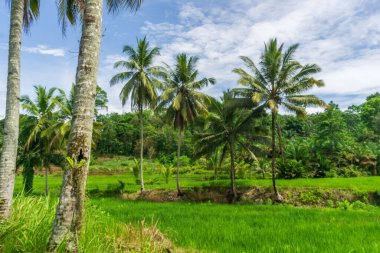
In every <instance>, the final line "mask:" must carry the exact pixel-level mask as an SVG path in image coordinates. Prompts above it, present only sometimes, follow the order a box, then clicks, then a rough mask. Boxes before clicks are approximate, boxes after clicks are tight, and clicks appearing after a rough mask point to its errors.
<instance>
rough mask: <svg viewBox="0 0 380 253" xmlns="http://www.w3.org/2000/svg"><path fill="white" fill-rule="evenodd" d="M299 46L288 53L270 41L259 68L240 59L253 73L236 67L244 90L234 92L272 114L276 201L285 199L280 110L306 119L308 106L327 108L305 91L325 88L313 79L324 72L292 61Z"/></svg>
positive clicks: (290, 48) (273, 171)
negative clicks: (279, 161)
mask: <svg viewBox="0 0 380 253" xmlns="http://www.w3.org/2000/svg"><path fill="white" fill-rule="evenodd" d="M297 48H298V44H294V45H291V46H290V47H289V48H288V49H287V50H284V49H283V44H281V45H278V43H277V39H271V40H270V41H269V43H268V44H265V49H264V52H263V53H262V55H261V58H260V63H259V67H257V66H256V65H255V63H254V62H253V61H252V60H251V59H250V58H248V57H246V56H241V57H240V58H241V59H242V61H243V62H244V63H245V66H246V67H247V68H248V69H249V70H250V71H251V72H252V74H249V73H248V72H246V71H245V70H244V69H241V68H237V69H234V70H233V72H234V73H236V74H238V75H239V76H240V79H239V83H240V84H242V85H244V86H245V88H238V89H235V90H234V91H235V93H236V94H237V95H239V96H240V97H241V98H243V99H245V100H246V101H252V105H253V107H264V108H267V109H269V110H270V112H271V121H272V125H271V130H272V183H273V189H274V192H275V197H276V199H277V200H279V201H281V200H282V196H281V195H280V194H279V192H278V191H277V188H276V173H275V172H276V171H275V167H276V164H275V162H276V137H275V131H276V123H277V115H278V111H279V108H280V107H282V108H284V109H285V110H287V111H289V112H292V113H295V114H296V115H297V116H302V117H304V116H306V109H305V107H306V106H308V105H316V106H325V103H324V102H323V101H322V100H320V99H319V98H318V97H316V96H314V95H305V94H304V92H306V91H307V90H309V89H311V88H313V87H322V86H324V83H323V81H322V80H316V79H315V78H313V77H312V76H313V75H314V74H316V73H318V72H320V71H321V69H320V68H319V67H318V66H317V65H316V64H306V65H302V64H301V63H299V62H298V61H295V60H294V59H293V56H294V53H295V51H296V49H297Z"/></svg>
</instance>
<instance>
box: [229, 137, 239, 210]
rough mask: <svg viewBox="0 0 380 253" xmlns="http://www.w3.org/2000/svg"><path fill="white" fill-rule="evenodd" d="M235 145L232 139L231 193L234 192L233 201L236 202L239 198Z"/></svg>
mask: <svg viewBox="0 0 380 253" xmlns="http://www.w3.org/2000/svg"><path fill="white" fill-rule="evenodd" d="M234 149H235V145H234V142H233V141H232V140H231V141H230V156H231V171H230V178H231V194H232V200H231V202H232V203H233V202H235V200H236V198H237V192H236V185H235V154H234Z"/></svg>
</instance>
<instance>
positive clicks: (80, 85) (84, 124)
mask: <svg viewBox="0 0 380 253" xmlns="http://www.w3.org/2000/svg"><path fill="white" fill-rule="evenodd" d="M102 11H103V1H102V0H86V2H85V7H84V19H83V26H82V36H81V42H80V48H79V56H78V66H77V73H76V87H75V97H74V108H73V119H72V126H71V130H70V135H69V142H68V147H67V157H69V158H70V159H72V160H73V161H74V163H75V164H74V166H67V168H66V169H65V172H64V175H63V183H62V187H61V193H60V197H59V203H58V206H57V212H56V216H55V220H54V224H53V230H52V233H51V236H50V240H49V244H48V250H49V251H51V252H53V251H55V250H56V248H57V246H58V245H60V243H61V242H63V241H65V242H66V251H69V252H78V238H79V236H80V231H81V228H82V221H83V204H84V197H85V185H86V183H85V182H86V178H87V171H88V166H89V160H90V154H91V141H92V130H93V118H94V107H95V95H96V83H97V74H98V64H99V51H100V41H101V28H102Z"/></svg>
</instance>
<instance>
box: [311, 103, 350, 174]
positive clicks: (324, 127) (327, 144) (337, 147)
mask: <svg viewBox="0 0 380 253" xmlns="http://www.w3.org/2000/svg"><path fill="white" fill-rule="evenodd" d="M315 120H316V121H317V122H318V125H317V129H316V130H317V131H316V145H317V146H316V147H317V148H318V150H319V153H320V155H321V156H325V157H328V158H330V159H331V160H333V161H334V162H335V164H337V165H338V166H339V163H340V162H341V160H340V159H341V155H342V151H344V150H345V149H347V147H349V146H350V145H351V143H353V139H352V138H351V137H350V136H349V134H348V132H347V125H346V123H345V121H344V117H343V113H342V112H341V111H340V110H339V107H338V106H337V105H336V104H333V103H332V102H331V103H330V104H329V107H328V108H327V109H326V110H325V112H324V113H321V114H319V115H318V116H317V118H316V119H315Z"/></svg>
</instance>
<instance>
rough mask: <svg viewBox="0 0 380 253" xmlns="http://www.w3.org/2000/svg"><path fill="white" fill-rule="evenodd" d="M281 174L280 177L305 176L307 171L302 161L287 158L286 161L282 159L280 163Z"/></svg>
mask: <svg viewBox="0 0 380 253" xmlns="http://www.w3.org/2000/svg"><path fill="white" fill-rule="evenodd" d="M278 170H279V174H278V176H279V177H280V178H285V179H293V178H300V177H303V175H304V173H305V168H304V167H303V165H302V163H301V161H297V160H294V159H289V160H286V161H285V163H283V162H282V161H281V162H280V163H279V167H278Z"/></svg>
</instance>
